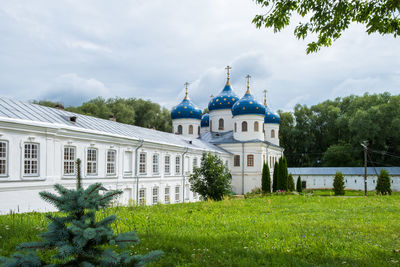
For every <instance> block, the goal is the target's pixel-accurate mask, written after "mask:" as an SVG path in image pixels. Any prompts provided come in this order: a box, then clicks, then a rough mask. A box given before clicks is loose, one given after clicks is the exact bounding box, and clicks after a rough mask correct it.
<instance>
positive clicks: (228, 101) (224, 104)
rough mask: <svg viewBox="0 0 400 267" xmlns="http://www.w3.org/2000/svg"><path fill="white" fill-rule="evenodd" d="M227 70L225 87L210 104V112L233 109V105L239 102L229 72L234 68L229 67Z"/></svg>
mask: <svg viewBox="0 0 400 267" xmlns="http://www.w3.org/2000/svg"><path fill="white" fill-rule="evenodd" d="M225 69H226V70H227V81H226V84H225V87H224V89H222V91H221V92H220V93H219V94H218V95H217V96H216V97H213V98H212V99H211V101H210V102H209V103H208V110H209V111H212V110H218V109H231V108H232V106H233V104H235V103H236V101H238V100H239V97H238V96H237V95H236V93H235V92H234V91H233V89H232V86H231V82H230V77H229V75H230V74H229V70H230V69H232V68H231V67H229V66H227V67H226V68H225Z"/></svg>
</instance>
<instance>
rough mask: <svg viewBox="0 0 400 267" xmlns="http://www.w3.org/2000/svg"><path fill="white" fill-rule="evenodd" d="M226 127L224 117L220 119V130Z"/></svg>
mask: <svg viewBox="0 0 400 267" xmlns="http://www.w3.org/2000/svg"><path fill="white" fill-rule="evenodd" d="M223 129H224V119H219V121H218V130H223Z"/></svg>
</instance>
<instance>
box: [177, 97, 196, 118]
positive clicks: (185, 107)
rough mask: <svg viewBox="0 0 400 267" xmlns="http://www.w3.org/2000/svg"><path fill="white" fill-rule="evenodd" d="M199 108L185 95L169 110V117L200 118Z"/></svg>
mask: <svg viewBox="0 0 400 267" xmlns="http://www.w3.org/2000/svg"><path fill="white" fill-rule="evenodd" d="M202 113H203V112H202V111H201V109H199V108H198V107H196V106H195V105H194V104H193V103H192V101H190V100H189V98H187V97H185V98H184V99H183V100H182V102H181V103H180V104H179V105H177V106H175V107H173V108H172V111H171V118H172V119H173V120H175V119H197V120H201V114H202Z"/></svg>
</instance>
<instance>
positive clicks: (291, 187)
mask: <svg viewBox="0 0 400 267" xmlns="http://www.w3.org/2000/svg"><path fill="white" fill-rule="evenodd" d="M288 190H289V191H290V192H293V191H294V180H293V175H292V174H291V173H290V174H289V176H288Z"/></svg>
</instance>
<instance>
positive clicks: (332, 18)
mask: <svg viewBox="0 0 400 267" xmlns="http://www.w3.org/2000/svg"><path fill="white" fill-rule="evenodd" d="M255 1H256V3H257V4H259V5H261V6H262V8H263V9H264V10H265V11H266V13H265V14H262V15H256V16H255V17H254V19H253V23H255V25H256V26H257V28H260V27H262V26H265V27H266V28H273V30H274V32H279V31H281V30H282V29H283V28H285V27H286V26H288V25H289V24H290V22H291V17H292V16H293V15H295V14H297V15H298V16H300V17H301V19H300V22H299V24H298V25H297V26H296V28H295V30H294V34H295V36H296V37H297V38H298V39H305V38H306V37H307V36H308V35H310V34H312V35H317V36H318V37H317V40H316V41H313V42H311V43H309V44H308V45H307V53H310V52H316V51H318V50H319V49H320V48H321V47H322V46H330V45H331V44H332V41H334V40H336V39H338V38H339V37H340V36H341V35H342V33H343V32H344V31H345V30H346V29H347V28H348V27H349V25H350V24H351V23H360V24H364V25H365V26H366V32H367V33H368V34H371V33H380V34H382V35H385V34H387V35H393V36H394V37H396V36H397V35H399V34H400V18H399V16H400V1H399V0H371V1H365V0H342V1H329V0H321V1H315V0H290V1H287V0H255Z"/></svg>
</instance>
